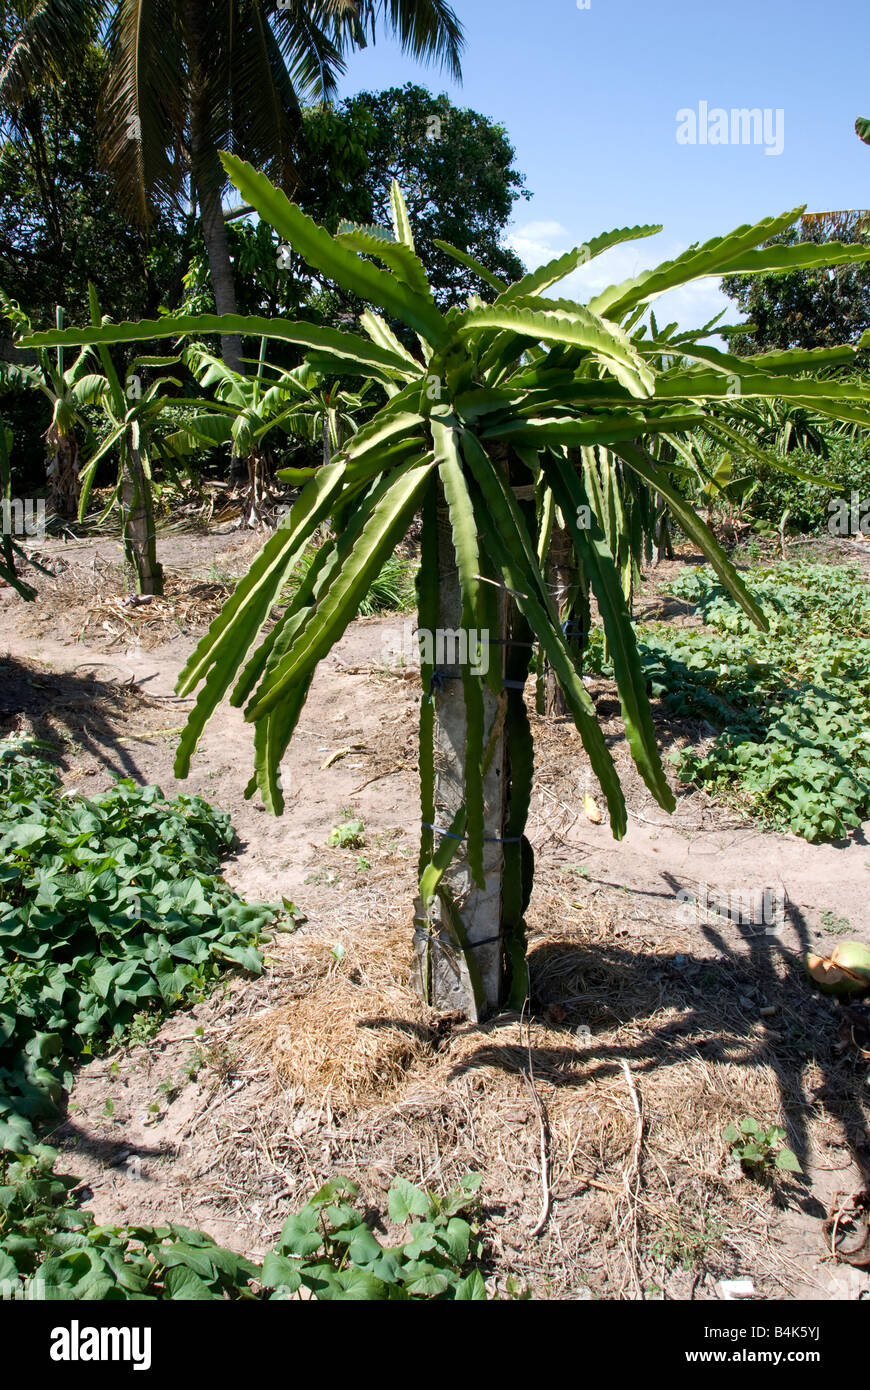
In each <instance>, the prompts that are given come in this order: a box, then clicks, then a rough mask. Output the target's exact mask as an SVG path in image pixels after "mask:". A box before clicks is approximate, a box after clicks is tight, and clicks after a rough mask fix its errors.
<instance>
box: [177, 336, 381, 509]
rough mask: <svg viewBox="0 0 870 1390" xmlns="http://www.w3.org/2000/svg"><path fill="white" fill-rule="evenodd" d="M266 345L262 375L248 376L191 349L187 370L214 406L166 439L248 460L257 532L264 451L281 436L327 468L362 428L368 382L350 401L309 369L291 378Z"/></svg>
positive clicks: (204, 405) (265, 482)
mask: <svg viewBox="0 0 870 1390" xmlns="http://www.w3.org/2000/svg"><path fill="white" fill-rule="evenodd" d="M266 346H267V339H266V338H265V337H264V338H262V339H261V345H260V355H259V358H258V360H257V362H256V371H255V373H254V374H253V375H252V376H245V375H243V374H242V373H240V372H236V371H234V370H233V369H232V368H231V367H228V366H227V365H226V363H225V362H224V361H223V360H222V359H221V358H220V357H218V356H216V355H215V354H214V353H213V352H209V351H208V349H206V348H204V347H202V346H201V345H200V344H198V343H196V344H191V345H190V346H189V347H187V348H186V349H185V351H184V353H183V360H184V362H185V365H186V366H187V367H188V369H189V370H190V371H191V373H192V374H193V376H194V377H195V378H196V379H197V381H198V382H199V384H200V386H202V387H204V388H205V389H211V388H214V398H213V399H208V398H206V399H203V400H202V401H201V402H200V403H199V409H198V410H197V412H196V413H195V414H194V415H193V416H192V417H191V418H190V419H189V420H187V421H185V423H184V425H183V426H182V428H181V429H179V430H177V431H176V432H175V433H174V434H171V435H169V436H168V438H167V439H166V441H165V444H166V447H167V449H170V450H173V449H174V450H176V451H177V452H178V453H180V454H184V453H186V452H190V451H191V450H192V449H195V448H202V447H207V448H208V447H215V446H216V445H229V446H230V448H231V450H232V456H233V458H234V459H241V460H243V461H244V465H245V468H246V470H247V474H248V490H247V497H246V511H247V515H246V521H247V524H248V525H249V526H252V527H253V526H257V525H258V524H259V522H260V520H261V518H262V513H263V508H264V503H265V501H266V499H267V496H268V490H269V479H268V469H267V455H266V449H267V444H268V440H269V436H273V435H274V433H275V432H276V431H277V432H278V433H279V434H281V435H283V436H284V439H285V440H286V441H292V442H296V443H298V442H300V441H302V442H304V443H306V444H309V445H313V446H316V447H318V448H321V449H322V451H323V461H324V462H325V463H328V462H329V460H330V458H331V456H332V454H333V453H334V452H335V451H336V450H337V449H338V448H339V446H340V444H341V443H342V441H343V440H344V439H346V438H348V437H349V436H350V435H351V434H353V433H354V432H355V431H356V429H357V420H356V417H357V414H358V413H359V411H360V410H362V409H363V407H364V405H365V393H366V390H367V389H368V387H369V383H368V382H365V383H364V384H363V388H362V390H361V391H360V392H358V393H356V394H351V393H349V392H347V391H340V390H338V389H337V387H336V386H335V385H334V384H333V385H332V386H331V387H330V385H329V383H328V382H327V381H326V379H325V378H324V376H323V374H322V373H320V372H318V371H316V370H315V369H314V368H313V367H311V366H309V365H308V364H307V363H303V364H302V366H299V367H296V368H294V369H293V370H292V371H285V370H284V369H283V368H279V367H274V366H272V365H271V364H270V363H268V362H267V361H266Z"/></svg>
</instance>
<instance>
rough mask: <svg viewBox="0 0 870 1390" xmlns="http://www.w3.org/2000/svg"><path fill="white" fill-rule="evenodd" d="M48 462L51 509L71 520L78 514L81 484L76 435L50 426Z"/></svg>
mask: <svg viewBox="0 0 870 1390" xmlns="http://www.w3.org/2000/svg"><path fill="white" fill-rule="evenodd" d="M45 437H46V440H47V442H48V449H49V461H48V465H47V467H46V470H45V476H46V478H47V480H48V488H49V495H50V497H51V502H52V506H53V507H54V510H55V512H56V513H57V515H58V516H59V517H62V518H63V519H64V520H67V521H68V520H71V519H73V518H74V517H76V516H77V515H78V510H79V497H80V496H81V491H82V485H81V481H80V479H79V446H78V440H77V439H76V437H75V435H74V434H64V433H61V432H60V431H59V430H58V429H57V426H56V425H50V426H49V428H48V431H47V433H46V436H45Z"/></svg>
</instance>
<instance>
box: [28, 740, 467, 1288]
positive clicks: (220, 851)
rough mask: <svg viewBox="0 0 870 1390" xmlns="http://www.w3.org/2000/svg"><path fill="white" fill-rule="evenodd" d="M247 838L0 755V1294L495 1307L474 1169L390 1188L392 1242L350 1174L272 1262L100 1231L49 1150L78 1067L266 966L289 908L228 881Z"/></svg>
mask: <svg viewBox="0 0 870 1390" xmlns="http://www.w3.org/2000/svg"><path fill="white" fill-rule="evenodd" d="M235 843H236V837H235V833H234V831H233V829H232V826H231V824H230V822H229V819H228V817H227V816H225V815H224V814H223V813H222V812H219V811H216V810H215V809H214V808H213V807H211V806H209V805H208V803H207V802H205V801H203V800H202V799H201V798H199V797H190V796H179V797H176V798H175V799H173V800H172V801H168V800H166V798H164V796H163V794H162V793H161V792H160V790H159V789H158V788H157V787H138V786H136V785H135V784H134V783H133V782H130V781H121V782H118V783H116V784H115V786H114V787H113V788H112V789H111V790H110V791H108V792H105V793H103V794H102V795H99V796H96V797H93V798H85V797H81V796H68V795H66V794H65V792H64V791H63V788H62V786H61V782H60V777H59V774H58V773H57V771H56V769H55V768H54V767H53V766H52V765H51V764H49V763H47V762H46V761H44V760H43V759H42V758H40V757H38V756H37V755H36V749H35V747H34V746H33V745H22V744H20V743H14V742H5V743H0V1297H2V1298H11V1297H23V1298H26V1297H37V1298H47V1299H70V1298H71V1299H160V1298H167V1299H225V1298H232V1299H266V1298H268V1299H283V1298H289V1297H294V1296H299V1295H301V1296H308V1297H314V1298H318V1299H361V1298H365V1299H407V1298H418V1299H419V1298H425V1299H433V1298H435V1299H444V1298H459V1299H480V1298H485V1297H486V1290H485V1287H484V1284H483V1280H482V1278H481V1275H480V1273H479V1272H478V1271H477V1269H475V1268H472V1269H470V1270H469V1269H468V1268H467V1267H468V1265H469V1262H470V1261H471V1260H472V1259H473V1258H474V1257H475V1256H477V1255H479V1254H480V1242H479V1240H478V1236H477V1223H476V1220H475V1213H476V1209H477V1199H476V1197H475V1191H476V1187H477V1183H478V1181H479V1179H477V1178H476V1176H474V1175H469V1176H468V1177H467V1178H466V1179H465V1180H464V1181H463V1184H462V1185H461V1186H460V1187H459V1188H458V1189H457V1190H456V1191H455V1192H453V1193H450V1194H448V1195H447V1196H446V1197H440V1198H439V1197H437V1196H434V1195H432V1194H430V1193H426V1192H422V1191H421V1190H420V1189H418V1188H415V1187H413V1186H412V1185H411V1184H410V1183H407V1182H405V1180H404V1179H402V1178H398V1179H396V1181H395V1183H394V1184H393V1187H392V1189H391V1191H390V1195H389V1215H390V1217H391V1219H392V1220H393V1221H394V1222H395V1223H396V1224H397V1225H399V1226H405V1227H406V1230H405V1231H404V1232H403V1238H402V1240H401V1241H400V1243H399V1244H397V1245H395V1246H386V1245H382V1244H381V1243H380V1242H379V1241H378V1240H377V1239H376V1237H375V1236H374V1234H373V1232H372V1229H371V1226H370V1225H369V1224H368V1223H367V1222H366V1220H365V1219H364V1216H363V1214H362V1212H360V1211H359V1210H358V1209H357V1208H355V1207H354V1206H353V1205H352V1204H351V1202H350V1201H349V1200H348V1199H349V1198H352V1197H354V1196H355V1195H356V1191H357V1190H356V1188H355V1187H354V1185H353V1184H352V1183H350V1182H349V1181H347V1180H346V1179H340V1178H339V1179H336V1180H334V1181H333V1182H332V1183H327V1184H326V1185H325V1186H324V1187H323V1188H321V1190H320V1191H319V1192H318V1193H317V1194H316V1195H315V1196H314V1197H313V1198H312V1199H311V1201H310V1202H309V1203H308V1204H307V1205H306V1206H305V1207H304V1208H303V1209H302V1210H301V1211H300V1212H299V1213H297V1214H294V1215H291V1216H290V1217H288V1219H287V1221H286V1222H285V1224H284V1228H283V1230H282V1233H281V1238H280V1241H279V1244H278V1246H277V1248H276V1249H275V1250H274V1251H273V1252H271V1253H270V1254H269V1255H267V1257H266V1260H265V1261H264V1263H263V1264H262V1265H258V1264H255V1263H253V1262H252V1261H250V1260H246V1259H244V1258H243V1257H242V1256H240V1255H237V1254H235V1253H234V1252H233V1251H230V1250H226V1249H223V1248H221V1247H220V1246H218V1245H217V1244H216V1243H215V1242H214V1241H213V1240H212V1239H211V1238H210V1237H209V1236H207V1235H205V1234H204V1233H203V1232H201V1231H191V1230H188V1229H187V1228H186V1227H183V1226H177V1225H167V1226H137V1227H109V1226H99V1225H97V1224H96V1223H95V1222H94V1220H93V1217H92V1216H91V1214H90V1213H89V1212H87V1211H84V1210H81V1209H80V1208H79V1206H78V1204H77V1201H76V1198H75V1196H74V1194H73V1189H74V1188H75V1187H76V1185H77V1179H75V1178H73V1177H69V1176H66V1175H61V1174H59V1173H57V1172H56V1171H55V1166H56V1163H57V1153H56V1151H55V1150H54V1149H52V1148H50V1147H48V1146H47V1145H45V1144H42V1143H40V1142H39V1129H40V1126H41V1125H45V1124H46V1123H49V1122H56V1121H57V1119H58V1117H59V1115H60V1111H61V1106H62V1103H63V1098H64V1094H65V1092H66V1090H67V1089H68V1087H69V1085H70V1083H71V1080H72V1072H73V1068H74V1067H75V1065H76V1063H77V1062H80V1061H81V1060H83V1059H86V1058H87V1057H89V1056H91V1055H93V1054H94V1053H96V1052H97V1051H98V1050H100V1049H101V1048H104V1047H105V1046H106V1045H107V1044H109V1043H115V1044H117V1043H119V1042H123V1041H124V1040H125V1038H126V1037H127V1036H128V1035H129V1032H130V1029H131V1025H135V1026H137V1027H138V1029H139V1031H140V1032H141V1031H142V1025H143V1015H145V1020H146V1021H147V1019H148V1018H150V1017H154V1018H157V1017H159V1016H160V1015H161V1014H163V1013H165V1012H167V1011H168V1010H170V1009H172V1008H174V1007H177V1006H179V1005H184V1004H190V1003H192V1002H194V1001H195V1000H197V999H200V998H202V997H203V996H204V994H205V993H206V992H207V991H208V990H209V989H210V988H212V987H213V985H214V984H215V983H216V982H217V981H218V980H219V979H220V977H221V976H222V975H223V974H224V972H225V971H226V969H227V968H228V967H232V966H235V967H240V968H242V969H245V970H247V971H250V972H252V973H255V974H256V973H259V971H260V970H261V969H262V964H263V960H262V955H261V953H260V950H259V949H258V947H259V945H260V944H261V943H262V941H263V939H264V934H265V931H266V928H267V927H268V926H269V925H270V923H271V922H272V921H273V919H274V918H275V916H276V909H275V908H274V907H273V906H269V905H265V904H246V903H244V902H242V901H241V899H239V898H238V897H237V896H236V895H235V894H234V893H233V892H232V891H231V890H230V889H229V888H228V887H227V885H226V884H225V883H224V881H223V879H222V878H221V877H220V874H219V872H218V870H219V866H220V861H221V859H222V858H223V857H224V856H225V854H226V853H227V851H228V850H230V849H232V848H233V846H234V845H235ZM286 906H287V908H288V911H290V915H291V916H292V904H287V905H286Z"/></svg>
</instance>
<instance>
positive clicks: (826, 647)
mask: <svg viewBox="0 0 870 1390" xmlns="http://www.w3.org/2000/svg"><path fill="white" fill-rule="evenodd" d="M747 582H748V586H749V588H750V590H751V592H752V593H753V594H754V595H755V596H756V597H757V598H758V600H759V601H760V603H761V605H762V607H763V609H764V611H765V614H766V616H767V618H768V620H769V624H770V630H769V631H768V632H767V633H763V632H760V631H759V630H758V629H757V628H756V627H755V626H754V625H753V624H752V623H751V622H750V621H749V619H748V618H747V617H746V615H745V614H744V613H743V612H742V610H741V609H739V608H738V607H737V605H736V604H735V603H734V602H733V600H732V599H731V597H730V596H729V595H728V594H727V593H726V592H725V590H724V589H723V588H722V587H721V585H720V584H718V583H717V581H716V579H715V576H714V575H713V574H712V573H711V572H710V571H709V570H707V569H694V570H691V571H689V572H688V573H686V574H685V575H683V576H680V577H679V578H678V579H677V580H675V581H674V582H673V583H672V584H671V585H670V586H669V592H671V593H673V594H675V595H677V596H678V597H680V598H683V599H686V600H688V601H690V602H692V603H694V604H697V606H698V611H699V614H700V616H701V618H702V619H703V622H704V627H703V628H702V629H692V628H674V627H672V626H669V625H668V624H664V623H652V624H646V625H644V626H642V627H640V628H639V629H638V636H639V639H640V650H641V655H642V661H643V665H644V670H645V673H646V676H647V680H648V682H649V687H650V692H651V694H652V695H654V696H658V697H660V698H661V701H662V708H663V711H664V713H665V714H667V715H669V716H671V717H674V718H691V719H703V720H705V721H707V722H708V723H709V724H711V725H712V726H713V728H714V729H715V730H716V731H717V732H716V737H715V739H714V740H713V742H712V744H711V745H709V746H708V747H706V748H705V749H702V750H699V749H697V748H688V749H685V750H684V751H683V752H682V754H681V755H679V761H678V771H679V776H680V778H681V780H682V781H684V782H686V783H689V782H695V783H697V784H699V785H702V784H704V785H707V786H709V787H711V788H712V789H714V790H715V792H716V793H717V795H719V796H720V797H721V798H722V799H723V800H725V801H728V802H730V803H731V804H736V805H738V806H739V807H741V808H742V809H743V810H745V811H748V812H750V813H751V814H752V815H754V816H755V817H757V818H758V819H759V820H760V821H761V822H762V824H764V825H766V826H768V827H770V828H772V829H779V830H791V831H793V832H794V833H795V834H796V835H801V836H803V837H804V838H805V839H807V840H810V841H817V840H822V839H840V838H842V837H844V836H846V835H848V834H849V832H850V831H851V830H853V829H855V828H856V827H858V826H859V825H860V824H861V822H862V821H863V820H866V819H867V818H868V817H870V596H868V591H867V586H866V583H865V581H864V580H863V578H862V576H861V574H860V571H858V570H857V569H854V568H852V567H841V568H838V567H834V566H828V565H812V564H785V563H783V564H777V565H775V566H770V567H760V568H758V569H754V570H753V571H752V572H751V573H750V574H749V575H748V576H747ZM589 669H590V670H595V671H598V672H599V673H600V674H608V673H609V666H608V663H607V662H606V660H605V655H604V650H603V645H602V642H601V639H600V637H598V636H595V637H593V640H592V643H591V649H590V653H589Z"/></svg>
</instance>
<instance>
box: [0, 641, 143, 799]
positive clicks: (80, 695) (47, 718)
mask: <svg viewBox="0 0 870 1390" xmlns="http://www.w3.org/2000/svg"><path fill="white" fill-rule="evenodd" d="M129 713H130V707H129V696H128V694H127V692H125V691H124V690H123V689H122V688H121V687H119V686H118V685H117V684H115V683H113V682H111V681H104V680H96V679H94V678H93V677H91V676H87V675H81V676H78V675H70V674H58V673H55V672H49V671H44V670H43V669H41V668H40V667H37V666H30V665H28V664H27V663H26V662H23V661H19V660H18V659H17V658H15V657H12V656H4V657H3V658H2V659H0V737H2V736H3V735H4V734H9V733H13V732H15V731H16V730H17V729H19V728H21V727H22V723H23V722H24V723H25V726H26V727H27V728H28V731H32V732H33V734H34V735H35V737H37V738H39V739H44V740H45V741H46V742H47V743H49V744H51V745H52V746H54V747H56V746H57V738H58V732H59V731H60V737H61V738H62V739H63V740H64V743H65V744H66V746H68V747H72V748H75V747H79V748H81V749H82V751H84V752H86V753H90V754H91V756H92V757H93V758H95V759H96V760H97V762H99V763H100V764H101V765H102V766H103V767H104V768H106V769H107V770H108V771H110V772H112V773H113V774H114V775H115V776H116V777H133V778H134V779H136V780H138V781H141V780H142V777H141V773H140V770H139V767H138V765H137V763H136V760H135V758H134V757H133V756H132V755H131V753H130V751H129V749H128V748H127V747H126V746H125V744H124V743H123V742H122V741H121V740H120V738H119V737H118V734H117V731H116V726H117V725H118V724H122V723H126V722H127V721H128V720H129ZM58 762H59V763H60V766H61V767H66V766H67V764H66V762H65V760H64V758H63V757H62V756H61V757H60V758H59V759H58Z"/></svg>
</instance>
